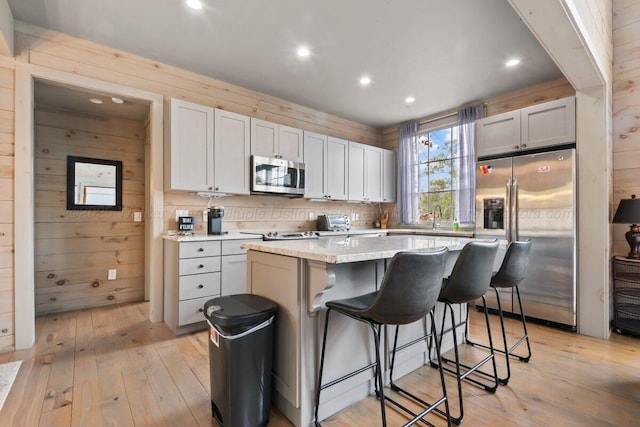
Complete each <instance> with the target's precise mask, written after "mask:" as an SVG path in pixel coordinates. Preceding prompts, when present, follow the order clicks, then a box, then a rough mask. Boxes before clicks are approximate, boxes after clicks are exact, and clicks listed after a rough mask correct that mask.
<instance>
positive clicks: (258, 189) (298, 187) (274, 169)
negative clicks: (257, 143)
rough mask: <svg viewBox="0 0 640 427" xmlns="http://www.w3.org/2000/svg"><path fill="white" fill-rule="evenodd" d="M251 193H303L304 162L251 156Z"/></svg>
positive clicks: (283, 194)
mask: <svg viewBox="0 0 640 427" xmlns="http://www.w3.org/2000/svg"><path fill="white" fill-rule="evenodd" d="M251 193H253V194H276V195H282V196H288V197H302V196H303V195H304V163H299V162H291V161H289V160H285V159H274V158H269V157H262V156H251Z"/></svg>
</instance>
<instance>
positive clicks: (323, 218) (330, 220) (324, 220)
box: [318, 214, 351, 231]
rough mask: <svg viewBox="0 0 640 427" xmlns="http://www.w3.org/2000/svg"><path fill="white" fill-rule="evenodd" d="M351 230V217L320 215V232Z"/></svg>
mask: <svg viewBox="0 0 640 427" xmlns="http://www.w3.org/2000/svg"><path fill="white" fill-rule="evenodd" d="M350 228H351V220H350V219H349V215H341V214H328V215H318V231H349V229H350Z"/></svg>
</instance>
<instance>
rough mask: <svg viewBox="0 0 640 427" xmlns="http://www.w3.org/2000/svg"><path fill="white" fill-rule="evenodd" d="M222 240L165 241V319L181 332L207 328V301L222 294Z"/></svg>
mask: <svg viewBox="0 0 640 427" xmlns="http://www.w3.org/2000/svg"><path fill="white" fill-rule="evenodd" d="M220 255H221V245H220V241H200V242H176V241H174V240H165V241H164V321H165V323H166V324H167V326H168V327H169V329H171V330H172V331H173V332H175V333H176V334H181V333H185V332H192V331H196V330H199V329H205V328H206V323H205V318H204V311H203V306H204V303H205V302H207V301H208V300H210V299H212V298H216V297H218V296H220V275H221V272H220V267H221V262H220V261H221V260H220Z"/></svg>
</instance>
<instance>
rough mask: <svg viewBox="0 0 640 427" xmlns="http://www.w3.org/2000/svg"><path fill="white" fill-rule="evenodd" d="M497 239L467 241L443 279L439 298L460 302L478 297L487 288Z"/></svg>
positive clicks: (496, 247) (496, 249)
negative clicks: (449, 271) (449, 273)
mask: <svg viewBox="0 0 640 427" xmlns="http://www.w3.org/2000/svg"><path fill="white" fill-rule="evenodd" d="M497 252H498V241H497V240H494V241H492V242H469V243H467V244H466V245H465V246H464V247H463V248H462V251H460V255H458V259H457V260H456V263H455V264H454V266H453V270H452V271H451V275H450V276H449V277H448V278H446V279H445V280H444V283H443V287H442V290H441V291H440V299H442V300H446V301H449V302H451V303H456V304H461V303H466V302H470V301H473V300H475V299H476V298H480V297H481V296H482V295H484V294H485V293H486V292H487V289H489V284H490V283H491V274H492V272H493V263H494V261H495V258H496V253H497Z"/></svg>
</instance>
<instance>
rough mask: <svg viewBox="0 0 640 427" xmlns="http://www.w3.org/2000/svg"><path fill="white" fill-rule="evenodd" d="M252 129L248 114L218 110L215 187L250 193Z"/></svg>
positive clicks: (216, 119)
mask: <svg viewBox="0 0 640 427" xmlns="http://www.w3.org/2000/svg"><path fill="white" fill-rule="evenodd" d="M250 132H251V127H250V121H249V117H248V116H244V115H242V114H237V113H231V112H229V111H224V110H218V109H216V110H215V153H214V164H215V168H214V182H215V188H214V191H219V192H223V193H233V194H249V167H250V166H249V162H250V149H251V138H250Z"/></svg>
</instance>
